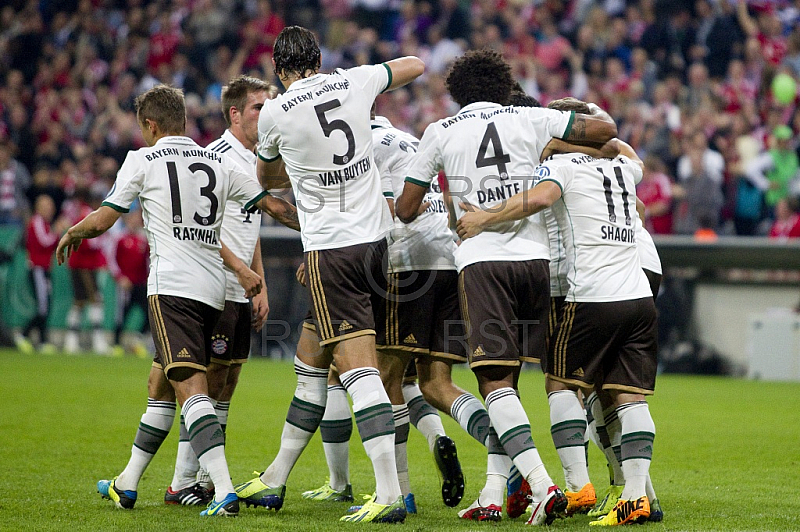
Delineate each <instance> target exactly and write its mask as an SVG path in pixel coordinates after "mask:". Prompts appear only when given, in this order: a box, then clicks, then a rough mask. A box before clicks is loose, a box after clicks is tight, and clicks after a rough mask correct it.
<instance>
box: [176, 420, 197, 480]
mask: <svg viewBox="0 0 800 532" xmlns="http://www.w3.org/2000/svg"><path fill="white" fill-rule="evenodd" d="M199 470H200V462H199V461H198V460H197V455H196V454H194V449H192V444H191V442H190V441H189V431H187V430H186V422H185V421H184V419H183V416H182V415H181V432H180V440H179V441H178V454H177V456H176V457H175V473H173V475H172V482H171V483H170V485H169V486H170V488H172V491H180V490H182V489H183V488H188V487H189V486H192V485H194V484H195V483H196V482H197V480H196V478H197V472H198V471H199Z"/></svg>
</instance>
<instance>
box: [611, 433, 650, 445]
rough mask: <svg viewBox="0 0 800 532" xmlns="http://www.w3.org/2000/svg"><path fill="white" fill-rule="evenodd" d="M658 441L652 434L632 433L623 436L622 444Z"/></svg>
mask: <svg viewBox="0 0 800 532" xmlns="http://www.w3.org/2000/svg"><path fill="white" fill-rule="evenodd" d="M655 439H656V435H655V434H653V433H652V432H631V433H628V434H623V435H622V439H621V440H620V443H621V444H624V443H630V442H632V441H649V442H652V441H654V440H655Z"/></svg>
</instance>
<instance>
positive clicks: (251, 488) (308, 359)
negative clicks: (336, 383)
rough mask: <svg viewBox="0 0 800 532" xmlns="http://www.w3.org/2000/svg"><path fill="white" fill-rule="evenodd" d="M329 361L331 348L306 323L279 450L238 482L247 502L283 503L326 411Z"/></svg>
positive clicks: (274, 506) (273, 506) (276, 507)
mask: <svg viewBox="0 0 800 532" xmlns="http://www.w3.org/2000/svg"><path fill="white" fill-rule="evenodd" d="M330 363H331V353H330V349H326V348H324V347H322V346H320V343H319V338H318V337H317V333H316V331H315V329H314V327H308V326H305V324H304V326H303V329H302V331H301V333H300V340H299V342H298V344H297V353H296V354H295V359H294V370H295V374H296V376H297V386H296V388H295V392H294V396H293V397H292V401H291V403H290V404H289V411H288V412H287V414H286V421H285V423H284V425H283V431H282V433H281V446H280V448H279V450H278V454H277V455H276V456H275V458H274V459H273V460H272V463H270V465H269V466H268V467H267V468H266V469H265V470H264V472H263V473H262V474H261V475H259V476H258V477H256V478H254V479H252V480H250V481H249V482H244V483H242V484H238V485H237V486H236V492H237V493H238V495H239V498H240V499H242V500H244V501H245V504H247V505H248V506H250V505H251V504H252V505H255V506H263V507H264V508H267V509H272V510H276V511H277V510H280V509H281V507H282V506H283V499H284V496H285V494H286V480H287V479H288V478H289V474H290V473H291V471H292V469H293V468H294V465H295V463H297V460H298V459H299V458H300V455H301V454H302V453H303V451H304V450H305V448H306V447H307V446H308V443H309V442H310V441H311V437H312V436H313V435H314V433H315V432H316V430H317V428H319V425H320V422H321V421H322V417H323V415H324V413H325V405H326V402H327V396H328V386H327V377H328V368H329V367H330Z"/></svg>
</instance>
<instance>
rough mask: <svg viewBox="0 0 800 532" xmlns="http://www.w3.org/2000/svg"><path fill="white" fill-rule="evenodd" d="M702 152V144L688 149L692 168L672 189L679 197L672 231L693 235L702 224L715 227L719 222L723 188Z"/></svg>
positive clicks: (676, 196) (689, 162)
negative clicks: (709, 168) (710, 170)
mask: <svg viewBox="0 0 800 532" xmlns="http://www.w3.org/2000/svg"><path fill="white" fill-rule="evenodd" d="M703 155H704V150H703V149H702V148H697V147H695V148H690V149H689V153H687V155H686V157H687V158H688V164H689V171H688V172H687V175H686V177H685V178H684V179H683V180H682V181H681V184H680V185H675V186H674V187H673V190H672V192H673V196H674V198H675V200H676V203H675V209H674V221H673V231H674V232H675V233H677V234H682V235H691V234H694V233H695V232H696V231H697V230H698V229H700V228H701V227H702V228H708V229H714V230H715V229H716V228H717V225H718V224H719V213H720V209H721V208H722V203H723V197H722V189H721V188H720V186H719V182H718V181H716V180H715V179H714V178H713V177H712V176H711V174H709V172H708V170H707V169H706V165H705V164H704V158H703Z"/></svg>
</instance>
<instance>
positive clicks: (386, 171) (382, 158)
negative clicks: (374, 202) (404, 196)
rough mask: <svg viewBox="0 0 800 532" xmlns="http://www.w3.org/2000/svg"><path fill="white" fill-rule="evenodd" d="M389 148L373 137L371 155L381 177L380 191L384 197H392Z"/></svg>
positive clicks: (391, 170)
mask: <svg viewBox="0 0 800 532" xmlns="http://www.w3.org/2000/svg"><path fill="white" fill-rule="evenodd" d="M389 149H390V148H388V147H386V146H382V145H381V144H380V143H378V142H376V141H375V139H373V143H372V156H373V157H374V158H375V166H376V167H377V168H378V174H379V175H380V178H381V192H382V193H383V197H384V198H394V187H393V186H392V175H393V169H392V166H393V164H392V162H393V161H392V154H391V153H389V152H388V150H389Z"/></svg>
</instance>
